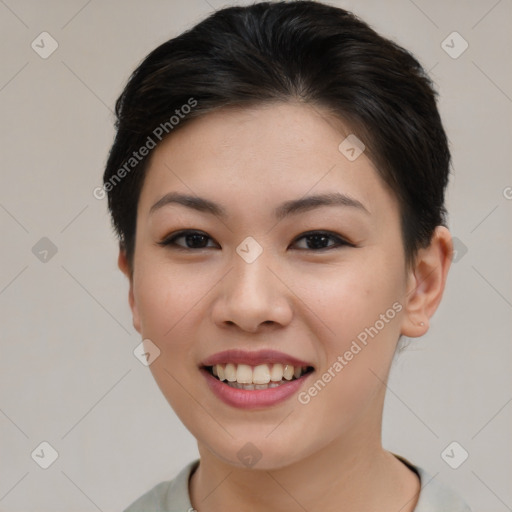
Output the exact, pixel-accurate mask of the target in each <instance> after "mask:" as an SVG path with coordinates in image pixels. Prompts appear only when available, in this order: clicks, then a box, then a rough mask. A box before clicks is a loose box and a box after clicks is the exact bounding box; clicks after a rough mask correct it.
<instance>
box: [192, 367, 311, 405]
mask: <svg viewBox="0 0 512 512" xmlns="http://www.w3.org/2000/svg"><path fill="white" fill-rule="evenodd" d="M200 371H201V373H202V374H203V375H204V376H205V378H206V382H207V384H208V386H209V387H210V389H211V390H212V391H213V393H214V394H215V395H216V396H217V397H218V398H220V399H221V400H222V401H223V402H224V403H226V404H228V405H231V406H233V407H239V408H240V409H261V408H264V407H270V406H271V405H275V404H278V403H280V402H284V401H285V400H286V399H287V398H289V397H290V396H292V395H293V394H295V393H296V392H297V391H298V390H299V388H300V387H301V386H302V385H303V384H304V382H305V381H306V379H307V378H308V377H309V376H310V375H311V374H312V373H313V372H309V373H307V374H306V375H303V376H302V377H300V378H298V379H295V380H291V381H289V382H286V383H285V384H281V385H280V386H277V387H275V388H267V389H237V388H232V387H231V386H228V385H227V384H225V383H224V382H222V381H220V380H219V379H217V378H215V377H214V376H213V375H212V374H211V373H210V372H209V371H208V370H206V369H205V368H201V369H200Z"/></svg>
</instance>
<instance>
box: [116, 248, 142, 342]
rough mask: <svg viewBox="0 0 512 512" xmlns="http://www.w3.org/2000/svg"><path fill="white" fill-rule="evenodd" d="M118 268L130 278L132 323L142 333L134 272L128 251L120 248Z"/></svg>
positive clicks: (129, 298)
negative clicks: (127, 254)
mask: <svg viewBox="0 0 512 512" xmlns="http://www.w3.org/2000/svg"><path fill="white" fill-rule="evenodd" d="M117 266H118V267H119V269H120V270H121V272H122V273H123V274H124V275H125V276H126V277H127V278H128V280H129V282H130V289H129V291H128V302H129V304H130V309H131V310H132V321H133V327H134V328H135V330H136V331H137V332H138V333H140V331H141V329H140V318H139V310H138V308H137V303H136V301H135V295H134V292H133V272H132V270H131V267H130V264H129V263H128V258H127V256H126V251H125V250H124V249H123V247H121V246H120V247H119V256H118V258H117Z"/></svg>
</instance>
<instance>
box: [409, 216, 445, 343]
mask: <svg viewBox="0 0 512 512" xmlns="http://www.w3.org/2000/svg"><path fill="white" fill-rule="evenodd" d="M452 255H453V243H452V237H451V235H450V232H449V231H448V229H447V228H445V227H444V226H437V228H436V230H435V232H434V235H433V236H432V241H431V243H430V245H429V246H428V247H426V248H424V249H420V250H419V251H418V255H417V258H416V262H415V264H414V267H413V268H411V270H410V272H409V276H408V283H407V295H406V297H405V308H404V309H405V315H404V318H403V322H402V330H401V334H403V335H404V336H407V337H409V338H416V337H418V336H422V335H423V334H425V333H426V332H427V331H428V329H429V320H430V318H431V317H432V315H433V314H434V313H435V311H436V309H437V307H438V306H439V303H440V302H441V299H442V296H443V292H444V288H445V285H446V280H447V276H448V270H449V269H450V265H451V261H452Z"/></svg>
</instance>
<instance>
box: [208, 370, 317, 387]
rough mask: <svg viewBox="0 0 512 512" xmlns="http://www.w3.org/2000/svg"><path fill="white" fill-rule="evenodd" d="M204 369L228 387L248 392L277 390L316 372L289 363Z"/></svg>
mask: <svg viewBox="0 0 512 512" xmlns="http://www.w3.org/2000/svg"><path fill="white" fill-rule="evenodd" d="M202 368H203V369H204V370H205V371H206V372H208V373H209V374H210V375H211V376H212V377H213V378H215V379H217V380H218V381H220V382H223V383H224V384H226V385H227V386H229V387H231V388H235V389H243V390H248V391H251V390H263V389H270V388H277V387H279V386H282V385H284V384H286V383H289V382H292V381H294V380H298V379H301V378H302V377H304V376H306V375H308V374H310V373H311V372H313V371H314V368H313V367H312V366H308V365H292V364H287V363H271V364H269V363H263V364H258V365H254V366H253V365H248V364H237V363H224V364H214V365H210V366H202Z"/></svg>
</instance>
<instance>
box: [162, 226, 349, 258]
mask: <svg viewBox="0 0 512 512" xmlns="http://www.w3.org/2000/svg"><path fill="white" fill-rule="evenodd" d="M187 235H201V236H203V237H206V238H209V239H210V240H211V237H210V236H208V235H207V234H206V233H204V232H202V231H195V230H190V229H188V230H183V231H179V232H177V233H173V234H172V235H170V236H168V237H166V238H165V239H164V240H162V241H161V242H158V245H161V246H164V247H169V248H172V249H176V250H179V251H200V250H203V249H209V247H199V248H192V247H182V246H180V245H178V244H176V240H178V239H179V238H183V237H186V236H187ZM314 236H322V237H327V238H330V239H332V240H336V241H337V244H336V245H333V246H330V247H321V248H320V249H307V248H306V249H299V250H300V251H313V252H324V251H328V250H331V249H336V248H341V247H343V246H348V247H356V246H355V245H354V244H351V243H350V242H347V241H346V240H345V239H343V238H341V237H340V236H339V235H336V234H334V233H331V232H329V231H308V232H306V233H303V234H302V235H301V236H299V237H298V238H296V239H295V240H294V243H296V242H298V241H299V240H301V239H303V238H308V237H314Z"/></svg>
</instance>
